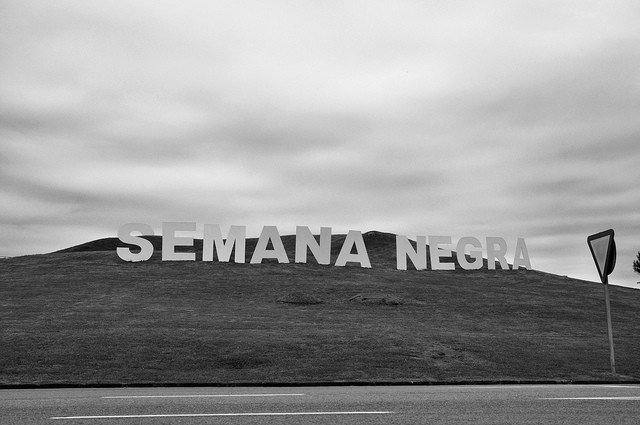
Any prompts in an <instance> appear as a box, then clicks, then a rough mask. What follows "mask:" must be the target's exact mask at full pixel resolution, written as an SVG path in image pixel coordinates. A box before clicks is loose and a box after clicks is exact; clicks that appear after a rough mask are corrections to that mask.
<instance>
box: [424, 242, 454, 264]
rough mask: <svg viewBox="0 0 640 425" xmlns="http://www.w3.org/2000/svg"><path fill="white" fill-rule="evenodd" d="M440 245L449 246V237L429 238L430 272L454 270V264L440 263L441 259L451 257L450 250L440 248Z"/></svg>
mask: <svg viewBox="0 0 640 425" xmlns="http://www.w3.org/2000/svg"><path fill="white" fill-rule="evenodd" d="M441 244H446V245H451V236H429V257H430V258H431V270H454V269H455V268H456V265H455V264H453V263H442V262H440V258H441V257H451V248H440V245H441Z"/></svg>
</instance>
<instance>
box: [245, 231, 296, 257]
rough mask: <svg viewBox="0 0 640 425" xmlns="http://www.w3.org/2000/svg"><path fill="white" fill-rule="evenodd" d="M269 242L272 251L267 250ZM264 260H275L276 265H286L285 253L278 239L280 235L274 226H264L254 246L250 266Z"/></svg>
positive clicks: (280, 240)
mask: <svg viewBox="0 0 640 425" xmlns="http://www.w3.org/2000/svg"><path fill="white" fill-rule="evenodd" d="M269 241H271V244H272V245H273V249H269V250H268V249H267V245H268V244H269ZM264 258H276V259H277V260H278V263H288V262H289V258H287V253H286V251H285V250H284V245H282V239H280V233H278V228H277V227H276V226H264V227H263V228H262V233H260V239H258V243H257V245H256V249H255V251H253V255H252V256H251V264H259V263H261V262H262V260H263V259H264Z"/></svg>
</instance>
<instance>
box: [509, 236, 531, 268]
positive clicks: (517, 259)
mask: <svg viewBox="0 0 640 425" xmlns="http://www.w3.org/2000/svg"><path fill="white" fill-rule="evenodd" d="M520 266H524V268H525V269H527V270H531V260H529V250H528V249H527V244H525V243H524V239H523V238H518V243H517V244H516V253H515V255H514V257H513V270H518V268H519V267H520Z"/></svg>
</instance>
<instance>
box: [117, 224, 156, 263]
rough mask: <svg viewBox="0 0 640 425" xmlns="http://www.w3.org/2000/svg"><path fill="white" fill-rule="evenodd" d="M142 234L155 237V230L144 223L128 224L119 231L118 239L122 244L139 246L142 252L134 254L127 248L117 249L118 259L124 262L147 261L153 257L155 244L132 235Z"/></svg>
mask: <svg viewBox="0 0 640 425" xmlns="http://www.w3.org/2000/svg"><path fill="white" fill-rule="evenodd" d="M133 232H140V234H142V235H153V229H152V228H151V226H149V225H148V224H144V223H127V224H124V225H122V226H121V227H120V229H118V239H120V242H122V243H126V244H130V245H137V246H138V247H140V252H138V253H136V254H134V253H133V252H131V249H129V248H125V247H118V248H116V252H117V253H118V257H120V258H121V259H123V260H124V261H147V260H148V259H149V258H151V255H153V244H152V243H151V242H150V241H148V240H146V239H144V238H141V237H139V236H133V235H132V234H131V233H133Z"/></svg>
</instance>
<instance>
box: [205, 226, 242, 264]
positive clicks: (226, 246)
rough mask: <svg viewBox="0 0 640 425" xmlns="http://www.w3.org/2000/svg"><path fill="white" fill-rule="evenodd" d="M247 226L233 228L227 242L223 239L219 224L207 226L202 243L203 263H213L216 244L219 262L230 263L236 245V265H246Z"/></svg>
mask: <svg viewBox="0 0 640 425" xmlns="http://www.w3.org/2000/svg"><path fill="white" fill-rule="evenodd" d="M246 234H247V228H246V226H231V227H230V228H229V235H228V236H227V239H226V241H225V240H223V239H222V231H221V230H220V225H219V224H205V225H204V234H203V238H202V239H203V241H202V261H213V246H214V244H215V248H216V253H217V254H218V261H220V262H225V263H226V262H228V261H229V259H230V258H231V251H232V250H233V247H234V245H235V248H236V249H235V258H234V261H235V262H236V263H244V250H245V239H246Z"/></svg>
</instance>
